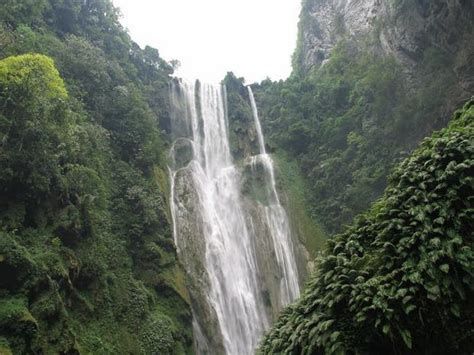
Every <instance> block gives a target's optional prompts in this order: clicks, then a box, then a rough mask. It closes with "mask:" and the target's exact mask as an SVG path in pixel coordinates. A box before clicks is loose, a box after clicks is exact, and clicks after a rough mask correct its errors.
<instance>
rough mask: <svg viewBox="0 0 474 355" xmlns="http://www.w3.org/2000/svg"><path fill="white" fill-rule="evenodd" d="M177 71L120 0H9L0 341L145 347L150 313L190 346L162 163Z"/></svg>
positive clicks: (57, 347) (2, 128)
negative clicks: (130, 27) (122, 11)
mask: <svg viewBox="0 0 474 355" xmlns="http://www.w3.org/2000/svg"><path fill="white" fill-rule="evenodd" d="M31 53H37V54H31ZM171 73H172V67H171V66H170V65H169V64H168V63H166V62H165V61H164V60H163V59H162V58H160V56H159V53H158V51H157V50H156V49H153V48H150V47H147V48H145V49H143V50H142V49H140V47H139V46H138V45H137V44H135V43H134V42H132V41H131V39H130V37H129V36H128V34H127V33H126V31H125V30H123V28H122V27H121V25H120V23H119V22H118V10H117V9H116V8H114V7H113V5H112V2H111V1H109V0H92V1H69V0H44V1H34V2H31V1H27V0H20V1H13V2H12V1H7V2H6V3H5V4H3V3H2V6H1V9H0V166H1V169H0V274H1V275H2V277H1V278H0V318H1V320H0V353H3V352H5V353H8V352H11V353H15V354H16V353H20V354H22V353H47V354H57V353H98V354H112V353H116V354H121V353H123V354H137V353H140V352H142V349H143V344H142V340H141V334H145V333H146V332H147V329H151V328H153V327H152V326H151V325H150V324H153V321H152V320H151V319H152V317H155V318H156V319H157V320H160V321H161V320H162V319H166V322H165V323H166V324H165V323H160V324H161V325H163V324H164V325H166V327H168V326H169V329H172V338H169V337H168V338H166V341H167V343H166V347H167V349H168V348H170V347H172V348H173V349H181V350H180V351H181V353H186V352H189V349H190V348H191V346H192V330H191V313H190V306H189V302H190V301H189V296H188V295H187V294H186V292H185V291H183V283H184V281H183V280H184V275H183V270H182V269H181V267H180V265H179V264H178V263H177V256H176V251H175V249H174V246H173V241H172V235H171V226H170V220H169V211H168V208H169V207H168V205H167V204H168V201H167V193H168V186H167V184H168V181H167V180H166V179H163V174H162V173H158V172H162V171H164V169H166V167H165V165H164V158H163V156H164V154H165V152H166V151H167V147H166V141H165V140H164V138H163V136H162V133H161V132H162V131H163V130H166V129H167V128H168V127H169V115H168V105H167V101H166V100H167V96H168V86H167V83H168V80H169V79H170V74H171ZM168 304H169V305H175V307H164V306H163V305H168ZM18 317H20V321H19V320H18ZM155 318H153V319H155ZM147 320H150V322H148V321H147ZM158 323H159V322H158ZM160 324H158V325H157V326H156V327H158V328H157V329H161V328H160V327H161V325H160ZM154 336H155V335H150V337H151V338H153V337H154ZM153 339H155V340H156V339H157V338H156V337H155V338H153ZM150 344H151V345H150ZM150 344H149V348H147V349H148V350H150V351H155V350H156V349H152V347H153V346H155V345H157V346H158V345H159V346H162V345H163V344H164V343H163V344H162V343H160V342H158V343H156V344H155V343H153V342H152V343H150ZM163 346H165V345H163ZM148 350H147V351H148Z"/></svg>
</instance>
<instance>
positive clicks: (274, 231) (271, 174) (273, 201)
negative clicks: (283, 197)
mask: <svg viewBox="0 0 474 355" xmlns="http://www.w3.org/2000/svg"><path fill="white" fill-rule="evenodd" d="M248 91H249V97H250V103H251V105H252V113H253V117H254V120H255V127H256V129H257V137H258V144H259V148H260V155H257V156H254V157H252V166H253V167H254V169H255V166H256V165H257V164H258V163H260V164H262V165H263V168H264V171H265V173H266V175H267V176H268V178H267V179H266V180H265V181H266V182H267V183H266V185H267V189H268V190H269V191H268V193H269V195H270V199H269V205H268V206H264V209H265V216H266V223H267V226H268V228H269V230H270V235H271V236H272V239H273V246H274V248H275V253H276V257H277V260H278V264H279V265H280V266H281V269H282V272H283V277H282V279H281V281H280V282H281V284H280V287H281V302H282V304H283V305H287V304H288V303H290V302H291V301H293V300H294V299H296V298H297V297H299V295H300V290H299V284H298V268H297V266H296V260H295V254H296V253H295V251H294V247H293V242H292V238H291V229H290V223H289V220H288V215H287V214H286V211H285V209H284V208H283V206H282V205H281V203H280V198H279V196H278V192H277V189H276V181H275V169H274V167H273V166H274V165H273V160H272V158H271V156H270V155H269V154H267V152H266V149H265V140H264V138H263V133H262V126H261V125H260V119H259V117H258V110H257V104H256V102H255V97H254V95H253V92H252V88H251V87H250V86H249V87H248Z"/></svg>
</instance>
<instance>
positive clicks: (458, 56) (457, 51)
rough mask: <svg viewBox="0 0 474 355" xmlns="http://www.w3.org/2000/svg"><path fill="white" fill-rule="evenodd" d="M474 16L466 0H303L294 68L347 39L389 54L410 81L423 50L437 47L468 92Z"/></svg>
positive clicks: (321, 58)
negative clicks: (400, 66) (449, 61)
mask: <svg viewBox="0 0 474 355" xmlns="http://www.w3.org/2000/svg"><path fill="white" fill-rule="evenodd" d="M473 18H474V2H472V1H470V0H391V1H382V0H305V1H304V2H303V10H302V12H301V17H300V25H299V26H300V32H299V39H298V42H299V43H298V49H297V51H296V53H295V55H294V60H293V64H294V68H295V70H296V71H301V72H303V73H304V72H308V71H309V70H310V69H312V68H317V67H320V66H321V65H324V63H325V62H326V61H327V60H328V58H329V57H330V55H331V51H332V49H333V48H334V47H335V46H336V45H337V44H338V43H339V42H340V41H341V40H344V39H345V40H349V41H350V42H351V43H352V44H354V46H356V47H358V48H363V47H368V48H369V50H371V51H374V52H376V53H379V54H380V55H382V56H388V55H393V56H394V57H395V58H396V59H397V60H398V61H399V62H400V63H402V64H403V67H404V68H405V71H406V73H407V74H408V75H409V77H410V78H412V79H413V78H416V76H417V71H418V65H419V64H420V63H422V60H423V57H424V55H425V52H426V51H428V50H431V49H437V50H439V51H441V52H442V53H443V54H445V55H446V56H447V57H448V58H449V59H451V62H452V69H453V71H454V73H455V75H456V77H457V79H458V83H459V86H460V88H461V89H462V90H463V91H464V92H466V93H468V92H472V91H473V89H474V69H473V67H472V63H473V62H474V41H473V38H474V31H473V28H474V26H473V21H472V19H473Z"/></svg>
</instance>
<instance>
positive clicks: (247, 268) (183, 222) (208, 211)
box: [170, 80, 299, 355]
mask: <svg viewBox="0 0 474 355" xmlns="http://www.w3.org/2000/svg"><path fill="white" fill-rule="evenodd" d="M249 95H250V100H251V105H252V109H253V112H254V118H255V125H256V130H257V133H258V139H259V147H260V154H259V155H257V156H253V157H251V164H252V167H255V166H257V165H258V164H262V165H263V167H264V171H265V185H266V188H267V190H268V193H269V195H270V196H271V197H270V199H269V205H268V206H264V207H263V208H264V211H265V213H264V215H265V218H266V221H265V223H266V224H267V228H268V230H269V232H270V234H271V240H272V243H273V249H274V254H275V256H276V259H277V263H278V266H279V267H280V269H281V270H280V274H281V275H282V277H281V279H280V301H281V303H282V305H286V304H288V303H289V302H291V301H293V300H294V299H295V298H296V297H297V296H298V295H299V284H298V271H297V267H296V262H295V256H294V255H295V253H294V250H293V246H292V239H291V232H290V227H289V222H288V217H287V214H286V212H285V210H284V209H283V207H282V206H281V204H280V199H279V197H278V193H277V190H276V184H275V173H274V168H273V161H272V159H271V157H270V156H269V155H268V154H267V153H266V151H265V143H264V139H263V135H262V129H261V126H260V122H259V118H258V113H257V107H256V104H255V99H254V97H253V94H252V91H251V90H250V88H249ZM171 102H172V110H174V111H175V112H174V115H173V118H174V119H175V120H177V121H181V122H182V124H181V125H180V127H179V129H175V130H174V131H175V132H173V133H174V134H175V138H176V141H175V144H173V148H172V151H171V156H172V164H171V166H170V175H171V208H172V216H173V227H174V237H175V243H176V245H177V248H178V252H179V253H180V254H182V255H184V254H185V253H187V254H186V255H190V254H191V253H193V250H192V249H198V248H197V247H196V245H195V244H194V245H193V243H192V242H191V241H190V238H191V237H190V233H189V230H190V229H191V230H192V231H191V232H193V231H194V233H199V234H200V235H198V236H192V238H195V239H196V240H198V241H199V242H200V243H202V244H203V246H204V248H203V250H204V252H203V257H202V258H203V259H204V260H201V262H202V265H203V267H204V269H205V273H206V274H207V275H205V276H206V277H205V278H206V282H205V283H206V285H207V287H208V289H207V290H201V292H204V293H205V297H206V302H207V304H208V305H209V307H210V308H212V314H214V315H215V317H216V318H217V323H218V328H219V331H220V333H221V334H220V336H221V337H222V345H223V348H224V350H225V352H226V353H227V354H229V355H246V354H252V353H253V352H254V351H255V348H256V346H257V344H258V341H259V339H260V337H261V336H262V334H263V332H264V331H265V330H266V329H267V328H268V327H269V325H270V315H269V314H268V309H267V307H268V305H266V304H265V300H264V297H263V293H264V291H265V290H262V285H261V284H260V279H261V277H262V276H261V273H260V271H259V267H258V265H259V260H258V259H257V258H258V257H257V254H258V253H257V252H256V244H257V242H256V240H257V238H259V235H255V233H253V231H254V228H252V226H251V225H249V221H250V220H251V216H249V215H248V211H246V210H245V208H244V203H243V200H242V193H241V187H242V186H241V181H242V179H241V174H240V172H239V170H238V168H237V166H236V165H235V164H234V162H233V158H232V155H231V150H230V147H229V139H228V124H227V116H226V105H227V103H226V95H225V88H224V87H223V86H220V85H208V84H200V85H197V84H196V83H186V82H184V81H182V80H179V81H174V82H173V84H172V87H171ZM183 116H184V117H183ZM177 145H181V146H182V145H189V146H190V147H191V148H190V150H191V156H190V158H189V159H188V160H189V161H186V162H185V164H181V165H182V166H179V165H180V164H177V162H176V161H177V159H181V160H183V159H182V158H183V157H182V156H179V154H180V153H179V152H180V151H179V149H178V147H177ZM177 175H181V176H184V178H183V179H184V183H186V184H187V185H188V186H192V193H193V195H192V196H194V200H197V201H192V204H191V203H190V202H189V201H187V200H186V198H189V197H188V195H189V193H188V194H184V193H181V195H182V196H178V195H179V194H178V193H177V192H176V184H177ZM180 181H183V180H180ZM179 183H180V184H182V182H179ZM181 190H183V189H181ZM181 190H180V191H181ZM189 206H192V207H189ZM183 231H185V232H183ZM194 243H195V242H194ZM196 255H198V253H197V252H196ZM182 260H183V263H184V264H186V263H187V262H188V264H191V262H190V261H189V260H191V259H190V257H189V256H186V257H183V258H182ZM185 268H187V271H188V273H189V274H193V273H194V274H193V275H194V276H193V277H198V276H196V275H195V270H191V268H192V266H191V265H185ZM191 292H192V291H191ZM195 314H196V312H195ZM198 321H199V322H195V324H196V325H195V333H199V334H200V336H199V338H200V339H204V336H203V335H202V334H203V332H202V331H201V328H203V327H206V324H204V323H205V322H204V320H198ZM197 323H199V326H198V325H197ZM209 326H210V325H209ZM196 327H199V328H200V329H197V328H196ZM215 336H219V335H218V334H216V335H215ZM197 342H198V343H199V342H204V340H199V339H197ZM196 347H197V349H198V351H199V349H203V348H208V347H209V346H208V345H207V344H206V345H203V344H197V345H196ZM208 351H209V352H211V353H212V349H208Z"/></svg>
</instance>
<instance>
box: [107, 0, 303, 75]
mask: <svg viewBox="0 0 474 355" xmlns="http://www.w3.org/2000/svg"><path fill="white" fill-rule="evenodd" d="M113 2H114V4H115V5H116V6H117V7H119V8H120V9H121V12H122V14H123V17H122V19H121V22H122V24H123V25H124V26H125V27H127V28H128V29H129V31H130V35H131V36H132V39H133V40H134V41H136V42H137V43H138V44H140V46H142V47H144V46H145V45H150V46H152V47H155V48H157V49H158V50H159V52H160V55H161V56H162V57H163V58H164V59H166V60H171V59H178V60H179V61H180V62H181V68H180V69H179V71H178V72H177V73H176V74H177V75H178V76H182V77H184V78H187V79H195V78H199V79H202V80H204V81H208V82H218V81H220V80H222V79H223V78H224V76H225V74H226V73H227V72H228V71H233V72H234V73H235V74H236V75H237V76H239V77H240V76H244V77H245V79H246V82H247V83H251V82H254V81H260V80H263V79H265V78H266V77H267V76H268V77H270V78H271V79H273V80H278V79H284V78H286V77H287V76H288V75H289V74H290V71H291V54H292V53H293V50H294V48H295V46H296V36H297V22H298V15H299V11H300V8H301V4H300V2H301V1H300V0H113Z"/></svg>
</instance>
